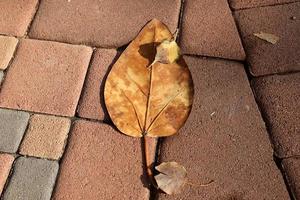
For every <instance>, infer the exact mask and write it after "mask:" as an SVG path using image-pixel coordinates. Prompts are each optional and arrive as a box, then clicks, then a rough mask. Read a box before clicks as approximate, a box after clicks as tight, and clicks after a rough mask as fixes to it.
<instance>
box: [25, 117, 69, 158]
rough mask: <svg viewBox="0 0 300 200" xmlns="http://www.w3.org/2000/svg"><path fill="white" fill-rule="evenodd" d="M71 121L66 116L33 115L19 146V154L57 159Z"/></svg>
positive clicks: (62, 148)
mask: <svg viewBox="0 0 300 200" xmlns="http://www.w3.org/2000/svg"><path fill="white" fill-rule="evenodd" d="M70 125H71V121H70V119H67V118H62V117H54V116H46V115H33V116H32V117H31V119H30V122H29V127H28V130H27V132H26V134H25V137H24V140H23V142H22V144H21V147H20V154H23V155H29V156H35V157H41V158H49V159H59V158H60V157H61V155H62V153H63V150H64V144H65V139H66V138H67V135H68V132H69V129H70Z"/></svg>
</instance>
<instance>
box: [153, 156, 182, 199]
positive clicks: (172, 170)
mask: <svg viewBox="0 0 300 200" xmlns="http://www.w3.org/2000/svg"><path fill="white" fill-rule="evenodd" d="M155 169H156V170H157V171H159V172H160V174H158V175H156V176H155V177H154V178H155V180H156V183H157V186H158V187H159V188H160V189H161V190H162V191H164V192H165V193H167V194H174V193H177V192H179V191H180V188H182V187H183V186H184V184H186V183H187V172H186V169H185V168H184V167H183V166H181V165H179V164H178V163H176V162H164V163H162V164H160V165H158V166H156V167H155Z"/></svg>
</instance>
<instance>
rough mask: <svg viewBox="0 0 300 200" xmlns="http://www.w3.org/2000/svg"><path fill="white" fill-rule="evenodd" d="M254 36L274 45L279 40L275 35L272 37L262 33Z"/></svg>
mask: <svg viewBox="0 0 300 200" xmlns="http://www.w3.org/2000/svg"><path fill="white" fill-rule="evenodd" d="M254 36H256V37H258V38H260V39H262V40H265V41H267V42H269V43H271V44H276V43H277V42H278V40H279V37H278V36H276V35H273V34H271V33H264V32H260V33H254Z"/></svg>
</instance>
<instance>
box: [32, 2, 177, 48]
mask: <svg viewBox="0 0 300 200" xmlns="http://www.w3.org/2000/svg"><path fill="white" fill-rule="evenodd" d="M179 10H180V0H164V1H157V0H140V1H138V2H137V1H135V0H127V1H123V0H106V1H94V0H86V1H81V0H71V1H50V0H46V1H41V3H40V7H39V10H38V12H37V15H36V17H35V20H34V22H33V24H32V27H31V30H30V33H29V35H30V37H33V38H43V39H48V40H56V41H64V42H70V43H84V44H89V45H92V46H101V47H120V46H122V45H124V44H127V43H129V41H130V40H132V39H133V38H134V37H135V36H136V35H137V33H138V32H139V31H140V29H141V28H142V27H143V26H144V25H145V24H146V23H147V21H150V20H151V19H153V18H157V19H159V20H161V21H162V22H164V23H166V24H167V25H168V27H169V28H170V29H171V31H175V30H176V28H177V23H178V16H179Z"/></svg>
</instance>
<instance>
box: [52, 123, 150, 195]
mask: <svg viewBox="0 0 300 200" xmlns="http://www.w3.org/2000/svg"><path fill="white" fill-rule="evenodd" d="M140 149H141V145H140V139H138V138H131V137H128V136H125V135H123V134H121V133H119V132H117V131H115V130H114V129H113V128H112V127H110V126H109V125H105V124H100V123H94V122H87V121H77V122H76V123H75V125H74V128H73V130H72V133H71V135H70V140H69V144H68V149H67V150H66V153H65V155H64V158H63V161H62V163H61V171H60V176H59V178H58V183H57V186H56V190H55V193H54V200H69V199H73V200H77V199H90V200H94V199H95V200H96V199H120V200H121V199H138V200H143V199H145V200H146V199H148V197H147V195H148V192H147V189H145V188H143V184H142V182H141V180H140V176H141V175H142V173H143V170H142V160H141V155H142V154H141V151H140Z"/></svg>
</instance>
